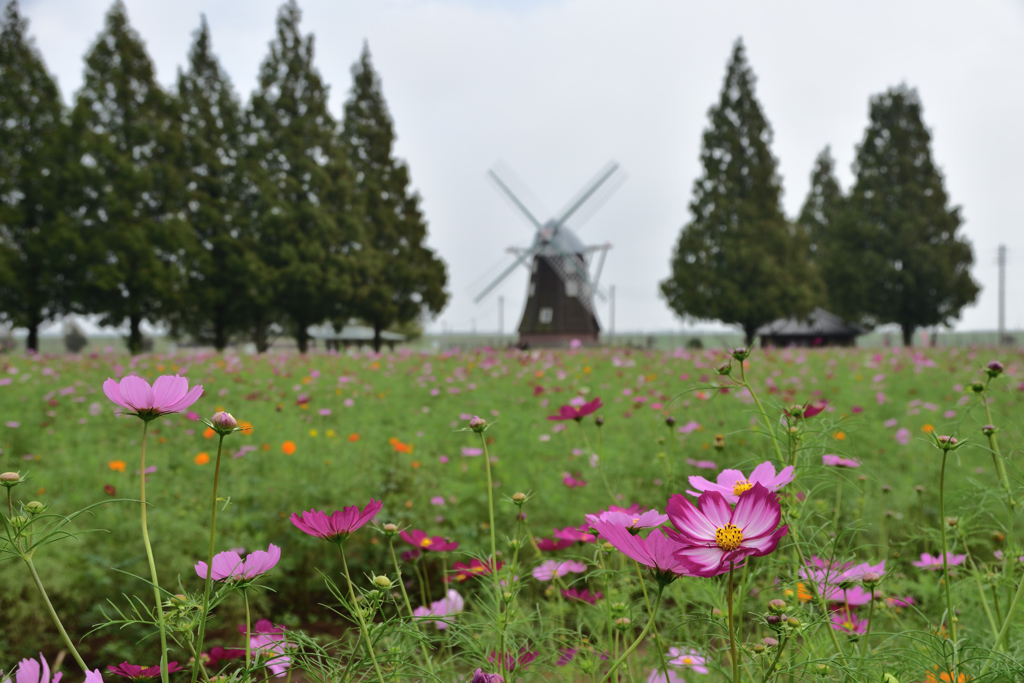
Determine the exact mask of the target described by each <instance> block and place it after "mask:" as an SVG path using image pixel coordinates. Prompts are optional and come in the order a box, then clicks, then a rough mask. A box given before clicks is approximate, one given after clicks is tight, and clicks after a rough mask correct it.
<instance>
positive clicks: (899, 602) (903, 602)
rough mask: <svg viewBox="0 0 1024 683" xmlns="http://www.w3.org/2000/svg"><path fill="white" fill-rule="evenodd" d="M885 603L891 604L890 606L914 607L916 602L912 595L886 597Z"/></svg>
mask: <svg viewBox="0 0 1024 683" xmlns="http://www.w3.org/2000/svg"><path fill="white" fill-rule="evenodd" d="M885 604H887V605H889V607H912V606H913V604H914V598H913V597H912V596H910V595H907V596H905V597H902V598H898V597H896V596H893V597H891V598H886V599H885Z"/></svg>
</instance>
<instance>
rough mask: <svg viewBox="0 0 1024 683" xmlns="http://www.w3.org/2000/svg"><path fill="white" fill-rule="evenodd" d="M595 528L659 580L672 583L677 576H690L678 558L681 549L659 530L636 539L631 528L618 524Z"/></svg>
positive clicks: (599, 522)
mask: <svg viewBox="0 0 1024 683" xmlns="http://www.w3.org/2000/svg"><path fill="white" fill-rule="evenodd" d="M594 528H595V529H597V531H598V533H599V534H601V538H604V539H606V540H607V541H608V542H609V543H611V544H612V545H613V546H615V548H616V549H617V550H619V551H620V552H621V553H622V554H623V555H625V556H626V557H629V558H630V559H633V560H636V561H637V562H639V563H640V564H643V565H646V566H648V567H650V568H651V569H653V570H654V573H655V575H656V576H657V578H658V580H659V581H671V580H672V579H674V578H676V576H680V575H684V574H686V575H688V574H690V572H689V571H688V570H687V569H686V567H685V566H684V565H683V564H682V563H681V562H680V561H679V560H678V559H677V558H676V555H675V553H676V552H677V551H678V550H679V549H680V547H681V546H680V545H679V544H678V543H674V542H672V541H671V540H669V539H668V538H666V537H665V534H664V533H662V530H661V529H655V530H654V531H652V532H651V533H650V534H648V536H647V538H643V537H642V536H634V535H633V534H631V533H629V529H627V528H626V527H624V526H622V525H621V524H615V523H614V522H603V521H601V520H598V521H597V523H596V524H595V525H594Z"/></svg>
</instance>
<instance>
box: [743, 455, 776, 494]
mask: <svg viewBox="0 0 1024 683" xmlns="http://www.w3.org/2000/svg"><path fill="white" fill-rule="evenodd" d="M747 481H749V482H750V483H751V484H763V485H764V487H765V488H767V489H774V488H775V487H774V486H772V484H774V483H775V465H773V464H772V463H771V461H770V460H766V461H765V462H763V463H761V464H760V465H758V466H757V467H755V468H754V471H753V472H751V473H750V478H749V479H747Z"/></svg>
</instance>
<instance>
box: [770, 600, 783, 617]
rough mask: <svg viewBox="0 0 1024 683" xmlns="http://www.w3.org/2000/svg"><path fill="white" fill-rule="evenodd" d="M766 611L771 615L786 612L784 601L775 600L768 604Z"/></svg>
mask: <svg viewBox="0 0 1024 683" xmlns="http://www.w3.org/2000/svg"><path fill="white" fill-rule="evenodd" d="M768 609H769V610H770V611H771V612H772V613H773V614H782V613H783V612H785V611H786V601H785V600H779V599H775V600H772V601H771V602H769V603H768Z"/></svg>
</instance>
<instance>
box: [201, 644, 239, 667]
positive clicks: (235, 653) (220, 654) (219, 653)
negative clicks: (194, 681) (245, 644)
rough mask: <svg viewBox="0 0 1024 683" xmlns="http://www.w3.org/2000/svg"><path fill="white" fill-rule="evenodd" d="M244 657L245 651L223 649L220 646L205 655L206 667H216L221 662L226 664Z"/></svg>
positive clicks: (212, 648)
mask: <svg viewBox="0 0 1024 683" xmlns="http://www.w3.org/2000/svg"><path fill="white" fill-rule="evenodd" d="M244 656H245V650H242V649H240V648H223V647H221V646H220V645H217V646H215V647H211V648H210V652H209V654H207V655H206V659H207V662H206V665H207V666H217V665H218V664H220V663H221V662H227V661H230V660H232V659H241V658H242V657H244Z"/></svg>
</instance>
